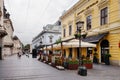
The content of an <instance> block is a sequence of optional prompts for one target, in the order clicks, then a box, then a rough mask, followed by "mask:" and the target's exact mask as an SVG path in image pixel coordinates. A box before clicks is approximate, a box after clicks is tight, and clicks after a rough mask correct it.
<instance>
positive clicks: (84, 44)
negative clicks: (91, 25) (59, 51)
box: [63, 39, 96, 48]
mask: <svg viewBox="0 0 120 80" xmlns="http://www.w3.org/2000/svg"><path fill="white" fill-rule="evenodd" d="M63 45H64V47H71V48H72V47H79V40H77V39H73V40H71V41H69V42H66V43H64V44H63ZM81 47H96V44H93V43H88V42H83V41H81Z"/></svg>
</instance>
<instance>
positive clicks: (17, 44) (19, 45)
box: [12, 36, 22, 54]
mask: <svg viewBox="0 0 120 80" xmlns="http://www.w3.org/2000/svg"><path fill="white" fill-rule="evenodd" d="M13 43H14V45H13V52H12V54H17V53H22V42H21V41H20V39H19V38H18V37H17V36H14V37H13Z"/></svg>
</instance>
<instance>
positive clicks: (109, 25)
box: [60, 0, 120, 66]
mask: <svg viewBox="0 0 120 80" xmlns="http://www.w3.org/2000/svg"><path fill="white" fill-rule="evenodd" d="M60 18H61V22H62V41H67V40H70V39H72V38H74V34H75V32H76V30H77V26H76V23H77V22H78V21H84V26H83V28H82V33H83V31H85V32H86V33H87V36H86V38H85V39H82V41H84V42H91V43H95V44H96V45H97V47H96V50H97V51H96V52H97V54H98V56H97V57H98V59H99V63H105V60H104V55H105V54H106V53H109V54H111V57H110V63H111V64H112V65H118V66H120V0H79V1H78V2H77V3H76V4H75V5H74V6H73V7H71V8H70V9H69V10H67V11H66V12H65V13H64V14H63V15H62V16H61V17H60ZM78 49H79V48H77V47H76V48H75V47H74V48H72V47H71V48H70V47H69V48H65V49H64V51H63V52H64V53H65V55H66V57H72V58H77V57H78V56H79V54H78ZM94 50H95V48H90V47H87V48H82V54H84V55H85V56H86V55H88V54H92V55H93V54H94V53H95V51H94Z"/></svg>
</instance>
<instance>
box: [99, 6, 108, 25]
mask: <svg viewBox="0 0 120 80" xmlns="http://www.w3.org/2000/svg"><path fill="white" fill-rule="evenodd" d="M107 23H108V7H105V8H102V9H101V11H100V25H105V24H107Z"/></svg>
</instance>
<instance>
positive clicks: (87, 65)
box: [84, 64, 93, 69]
mask: <svg viewBox="0 0 120 80" xmlns="http://www.w3.org/2000/svg"><path fill="white" fill-rule="evenodd" d="M84 66H85V67H86V68H87V69H92V68H93V64H84Z"/></svg>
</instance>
